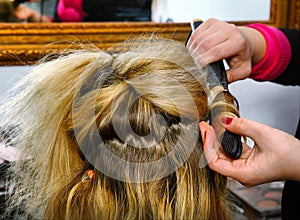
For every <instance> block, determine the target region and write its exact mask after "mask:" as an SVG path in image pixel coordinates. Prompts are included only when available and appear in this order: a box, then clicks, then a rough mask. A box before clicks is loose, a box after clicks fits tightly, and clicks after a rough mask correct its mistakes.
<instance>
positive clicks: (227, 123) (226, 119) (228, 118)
mask: <svg viewBox="0 0 300 220" xmlns="http://www.w3.org/2000/svg"><path fill="white" fill-rule="evenodd" d="M232 119H233V118H231V117H223V118H221V123H222V124H224V125H229V124H230V123H231V122H232Z"/></svg>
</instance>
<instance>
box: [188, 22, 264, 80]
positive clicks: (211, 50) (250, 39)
mask: <svg viewBox="0 0 300 220" xmlns="http://www.w3.org/2000/svg"><path fill="white" fill-rule="evenodd" d="M187 47H188V48H189V51H190V53H191V55H192V56H193V57H194V58H195V59H196V60H198V61H199V62H200V63H201V61H202V62H203V61H204V62H205V63H211V62H214V61H218V60H221V59H226V60H227V62H228V64H229V66H230V67H231V68H230V69H229V70H228V71H227V77H228V82H229V83H230V82H233V81H237V80H241V79H245V78H247V77H248V76H249V75H250V73H251V68H252V66H253V65H255V64H256V63H258V62H259V61H260V60H261V59H262V58H263V56H264V54H265V50H266V49H265V48H266V45H265V40H264V37H263V36H262V35H261V34H260V32H258V31H257V30H255V29H253V28H248V27H237V26H235V25H234V24H229V23H226V22H223V21H219V20H216V19H213V18H211V19H208V20H207V21H205V22H203V24H201V25H200V26H199V27H198V28H197V29H196V30H195V31H194V33H193V34H192V35H191V37H190V39H189V42H188V44H187ZM200 59H201V61H200Z"/></svg>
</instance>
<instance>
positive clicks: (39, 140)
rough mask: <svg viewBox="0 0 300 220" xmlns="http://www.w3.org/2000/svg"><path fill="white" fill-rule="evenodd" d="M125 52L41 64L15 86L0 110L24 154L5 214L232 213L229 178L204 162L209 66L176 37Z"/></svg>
mask: <svg viewBox="0 0 300 220" xmlns="http://www.w3.org/2000/svg"><path fill="white" fill-rule="evenodd" d="M121 48H123V49H122V50H119V51H117V52H116V51H111V52H104V51H100V50H98V49H97V48H94V49H86V50H81V51H76V52H73V53H70V54H67V55H65V56H61V57H58V58H56V59H53V60H51V61H48V62H42V63H41V64H39V65H37V66H36V67H35V68H34V69H33V71H32V72H31V73H30V74H28V75H27V76H25V77H24V79H22V81H21V82H20V83H19V84H18V85H16V87H15V88H14V89H13V93H12V94H11V96H10V97H8V98H7V100H6V103H5V106H3V109H2V111H6V117H7V121H8V124H9V125H12V124H13V125H14V126H16V127H15V128H16V130H15V133H14V136H15V138H14V139H13V142H14V144H15V145H16V146H18V147H20V148H21V149H22V151H23V155H24V156H23V159H21V160H19V161H18V162H17V163H16V164H14V166H13V167H12V177H13V182H14V184H15V186H14V191H13V193H12V196H11V198H10V204H9V207H8V213H9V212H10V211H12V210H15V209H16V208H17V207H18V209H20V210H21V211H24V212H25V213H26V215H27V217H32V218H43V219H230V211H229V206H228V199H227V195H226V177H224V176H222V175H220V174H217V173H215V172H214V171H212V170H210V169H209V168H208V166H205V167H201V166H200V162H201V158H202V159H203V155H202V142H201V137H200V131H199V129H198V123H199V121H202V120H208V117H209V111H210V108H209V105H208V102H207V94H208V93H209V88H208V86H207V83H206V72H205V71H202V70H200V69H199V67H198V66H197V65H196V64H195V62H194V60H193V59H192V57H191V56H190V55H189V53H188V51H187V49H186V48H185V46H184V45H183V44H181V43H178V42H176V41H173V40H168V39H162V38H155V37H152V38H149V39H148V38H141V39H137V40H135V41H133V42H131V41H130V42H128V43H124V44H123V45H122V46H121ZM107 152H108V153H107ZM116 158H117V159H118V160H116ZM120 161H123V162H122V163H119V162H120ZM148 165H149V166H148ZM90 170H92V171H94V174H95V175H93V176H92V177H89V175H88V172H89V171H90Z"/></svg>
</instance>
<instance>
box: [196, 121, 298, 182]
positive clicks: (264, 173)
mask: <svg viewBox="0 0 300 220" xmlns="http://www.w3.org/2000/svg"><path fill="white" fill-rule="evenodd" d="M231 119H232V118H224V119H223V120H222V121H223V125H224V127H225V128H226V129H228V130H230V131H232V132H234V133H237V134H240V135H242V136H246V137H250V138H251V139H252V140H254V142H255V145H254V147H253V148H250V147H249V146H246V144H245V146H244V150H243V153H242V155H241V157H240V158H239V159H237V160H232V159H230V158H228V157H227V156H226V155H225V154H224V153H223V151H222V149H221V147H220V145H219V144H218V142H216V141H215V133H214V131H213V129H212V127H211V126H209V125H208V124H207V123H205V122H200V124H199V126H200V130H201V134H202V139H203V140H204V141H203V142H204V153H205V156H206V159H207V162H208V165H209V167H210V168H211V169H213V170H215V171H216V172H218V173H221V174H223V175H225V176H228V177H232V178H234V179H236V180H238V181H240V182H241V183H242V184H244V185H246V186H252V185H257V184H262V183H266V182H271V181H277V180H286V179H289V180H296V181H300V159H299V158H300V141H299V140H298V139H296V138H294V137H293V136H291V135H289V134H287V133H285V132H283V131H280V130H278V129H274V128H271V127H269V126H267V125H264V124H260V123H258V122H254V121H250V120H246V119H241V118H235V119H232V120H231Z"/></svg>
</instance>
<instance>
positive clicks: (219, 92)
mask: <svg viewBox="0 0 300 220" xmlns="http://www.w3.org/2000/svg"><path fill="white" fill-rule="evenodd" d="M201 24H202V21H201V20H194V21H192V22H191V31H190V33H189V37H190V36H191V34H192V32H193V31H194V30H195V29H196V28H197V27H198V26H199V25H201ZM189 37H188V39H189ZM208 71H209V74H215V77H217V80H216V81H219V82H216V83H211V85H209V87H210V89H211V99H212V100H211V103H212V105H211V115H210V118H211V125H212V126H213V128H214V130H215V132H216V135H217V138H218V140H219V141H220V143H221V146H222V149H223V151H224V153H225V154H226V155H228V156H229V157H231V158H232V159H237V158H239V157H240V156H241V154H242V149H243V145H242V140H241V136H240V135H237V134H235V133H232V132H231V131H228V130H226V129H225V128H223V126H222V125H221V124H220V119H221V118H222V117H224V116H230V117H239V112H238V104H237V101H236V100H235V99H234V97H233V96H231V95H229V90H228V81H227V74H226V70H225V66H224V63H223V60H219V61H216V62H213V63H210V64H209V65H208ZM226 93H227V94H226ZM225 99H226V101H225ZM220 102H223V104H220ZM224 102H225V103H224ZM226 103H230V104H232V105H233V106H234V107H235V109H231V110H232V111H228V109H227V108H230V106H229V105H227V106H226Z"/></svg>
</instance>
